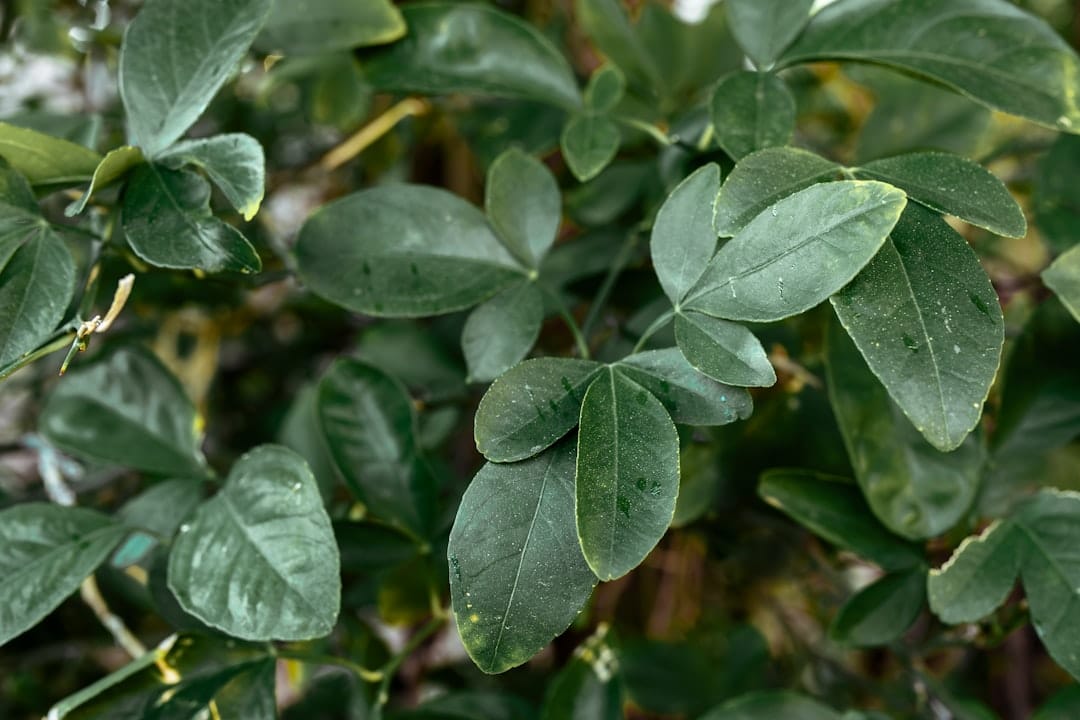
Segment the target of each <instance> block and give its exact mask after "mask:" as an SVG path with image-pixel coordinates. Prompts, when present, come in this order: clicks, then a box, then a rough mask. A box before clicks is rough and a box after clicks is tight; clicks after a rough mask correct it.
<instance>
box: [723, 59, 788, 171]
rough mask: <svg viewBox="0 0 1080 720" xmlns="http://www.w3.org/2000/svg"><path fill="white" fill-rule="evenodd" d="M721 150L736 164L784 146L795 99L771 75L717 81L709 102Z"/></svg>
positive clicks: (735, 76) (744, 73)
mask: <svg viewBox="0 0 1080 720" xmlns="http://www.w3.org/2000/svg"><path fill="white" fill-rule="evenodd" d="M709 107H710V111H711V115H712V124H713V128H714V130H715V133H716V140H717V142H719V143H720V147H722V148H724V151H725V152H726V153H727V154H728V155H730V156H731V157H733V158H735V159H736V160H738V159H740V158H742V157H745V156H746V155H749V154H750V153H752V152H754V151H755V150H764V149H765V148H770V147H776V146H783V145H787V144H788V143H789V142H790V141H791V136H792V134H793V133H794V132H795V98H794V96H793V95H792V94H791V91H790V90H788V86H787V83H785V82H784V81H783V80H781V79H780V78H778V77H776V76H775V75H773V74H771V73H759V72H749V71H742V72H737V73H734V74H732V75H728V76H727V77H726V78H724V79H723V80H721V81H720V84H718V85H717V86H716V90H714V91H713V95H712V100H711V101H710V102H709Z"/></svg>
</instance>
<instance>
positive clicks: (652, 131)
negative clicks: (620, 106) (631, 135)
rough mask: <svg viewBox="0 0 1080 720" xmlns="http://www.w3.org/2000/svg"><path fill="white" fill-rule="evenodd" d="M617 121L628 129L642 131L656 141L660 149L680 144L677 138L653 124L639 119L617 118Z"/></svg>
mask: <svg viewBox="0 0 1080 720" xmlns="http://www.w3.org/2000/svg"><path fill="white" fill-rule="evenodd" d="M615 121H616V122H620V123H622V124H623V125H625V126H626V127H628V128H633V129H634V130H640V131H641V132H643V133H645V134H646V135H648V136H649V137H650V138H652V139H653V140H654V141H656V144H657V145H659V146H660V147H669V146H671V145H674V144H675V143H677V142H678V139H677V138H673V137H671V136H670V135H668V134H667V133H665V132H664V131H663V130H661V129H660V128H658V127H656V126H655V125H653V124H652V123H647V122H645V121H644V120H638V119H637V118H629V117H616V118H615Z"/></svg>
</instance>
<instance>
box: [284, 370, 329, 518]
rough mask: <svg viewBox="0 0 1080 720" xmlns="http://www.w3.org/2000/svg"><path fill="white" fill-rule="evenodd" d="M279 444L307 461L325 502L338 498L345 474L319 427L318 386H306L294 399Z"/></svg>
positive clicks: (312, 384) (310, 383)
mask: <svg viewBox="0 0 1080 720" xmlns="http://www.w3.org/2000/svg"><path fill="white" fill-rule="evenodd" d="M275 442H276V443H277V444H278V445H284V446H285V447H287V448H289V449H290V450H292V451H294V452H296V453H297V454H298V455H299V456H300V457H302V458H304V462H306V463H307V464H308V467H309V468H311V474H312V475H314V476H315V482H317V483H318V484H319V490H320V491H321V492H322V496H323V500H329V499H330V498H331V497H333V495H334V491H335V490H336V489H337V486H338V484H339V482H341V474H340V473H339V472H338V469H337V464H336V463H335V462H334V458H333V457H331V455H330V447H329V445H328V444H327V442H326V434H325V433H324V432H323V431H322V425H321V424H320V423H319V410H318V384H317V383H315V382H309V383H305V384H304V385H302V386H301V387H300V389H299V390H297V392H296V394H295V395H294V396H293V400H292V403H291V404H290V405H289V409H288V411H287V412H286V414H285V418H284V420H282V421H281V426H280V427H279V428H278V432H277V436H276V437H275Z"/></svg>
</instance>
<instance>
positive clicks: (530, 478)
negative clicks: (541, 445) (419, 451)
mask: <svg viewBox="0 0 1080 720" xmlns="http://www.w3.org/2000/svg"><path fill="white" fill-rule="evenodd" d="M574 458H575V453H574V444H573V442H572V441H570V440H567V441H566V442H563V443H561V444H560V445H558V446H556V447H554V448H552V449H551V450H548V451H547V452H546V453H544V454H542V455H540V456H539V457H535V458H532V459H530V460H526V461H525V462H521V463H515V464H512V465H499V464H493V463H488V464H486V465H484V467H483V468H481V469H480V472H478V473H477V474H476V477H475V478H473V481H472V483H471V484H470V485H469V488H468V490H466V491H465V495H464V497H462V499H461V506H460V507H459V508H458V514H457V518H456V519H455V521H454V527H453V529H452V530H451V531H450V544H449V549H448V557H449V562H450V596H451V599H452V601H453V609H454V617H455V619H456V620H457V627H458V631H459V632H460V634H461V639H462V642H463V643H464V644H465V649H466V650H467V651H468V653H469V656H470V657H471V658H472V659H473V662H475V663H476V665H477V667H479V668H480V669H481V670H483V671H484V672H487V673H499V672H503V671H505V670H509V669H510V668H512V667H516V666H518V665H520V664H522V663H523V662H525V661H526V660H528V659H529V658H531V657H532V656H533V655H535V654H536V653H537V652H539V651H540V650H541V649H543V648H544V646H546V645H547V644H548V643H549V642H551V640H552V639H553V638H555V637H556V636H557V635H559V634H560V633H562V632H563V631H564V630H566V628H567V627H569V626H570V623H571V622H573V621H574V618H575V617H577V614H578V613H579V612H581V609H582V607H583V606H584V605H585V603H586V602H587V601H588V599H589V596H590V595H591V594H592V590H593V587H595V585H596V578H595V577H594V576H593V574H592V572H590V570H589V566H588V565H586V564H585V559H584V558H583V557H582V555H581V548H580V547H579V546H578V542H577V536H576V533H575V529H574V523H573V516H574V515H573V513H574Z"/></svg>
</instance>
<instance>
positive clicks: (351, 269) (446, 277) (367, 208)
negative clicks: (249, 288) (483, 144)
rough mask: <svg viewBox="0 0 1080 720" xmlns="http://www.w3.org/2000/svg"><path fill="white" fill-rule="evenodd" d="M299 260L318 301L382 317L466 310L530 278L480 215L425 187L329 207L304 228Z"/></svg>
mask: <svg viewBox="0 0 1080 720" xmlns="http://www.w3.org/2000/svg"><path fill="white" fill-rule="evenodd" d="M296 258H297V262H298V265H299V272H300V277H301V278H302V279H303V281H304V283H305V284H306V285H307V286H308V287H309V288H310V289H311V290H312V291H313V292H315V293H316V294H317V295H319V296H321V297H323V298H325V299H327V300H329V301H330V302H333V303H335V304H337V305H340V306H342V307H344V308H346V309H348V310H352V311H354V312H361V313H365V314H367V315H376V316H382V317H417V316H423V315H439V314H444V313H450V312H455V311H458V310H463V309H465V308H468V307H472V306H473V305H476V304H477V303H479V302H481V301H483V300H486V299H488V298H489V297H491V296H493V295H495V294H496V293H497V292H499V291H500V290H503V289H504V288H506V287H509V286H510V285H511V284H513V283H514V282H515V281H517V280H520V279H521V278H522V277H523V276H524V274H525V271H524V269H523V268H522V267H521V266H520V265H519V264H518V263H517V261H515V260H514V258H513V257H512V256H511V255H510V253H508V252H507V251H506V248H504V247H503V245H502V244H501V243H500V242H499V240H498V238H496V237H495V234H494V233H493V232H492V230H491V228H490V227H489V226H488V224H487V221H486V220H485V219H484V215H483V213H481V212H480V211H479V210H477V209H476V208H475V207H473V206H472V205H470V204H469V203H467V202H465V201H464V200H462V199H461V198H459V197H457V196H455V195H452V194H450V193H448V192H446V191H445V190H441V189H438V188H433V187H424V186H420V185H393V186H384V187H376V188H371V189H369V190H362V191H360V192H357V193H353V194H352V195H347V196H345V197H344V198H341V199H340V200H336V201H334V202H332V203H329V204H328V205H324V206H323V207H321V208H320V209H319V210H317V211H315V213H314V214H312V215H311V217H309V218H308V219H307V222H305V223H304V226H303V228H301V230H300V237H299V239H298V240H297V244H296Z"/></svg>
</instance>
